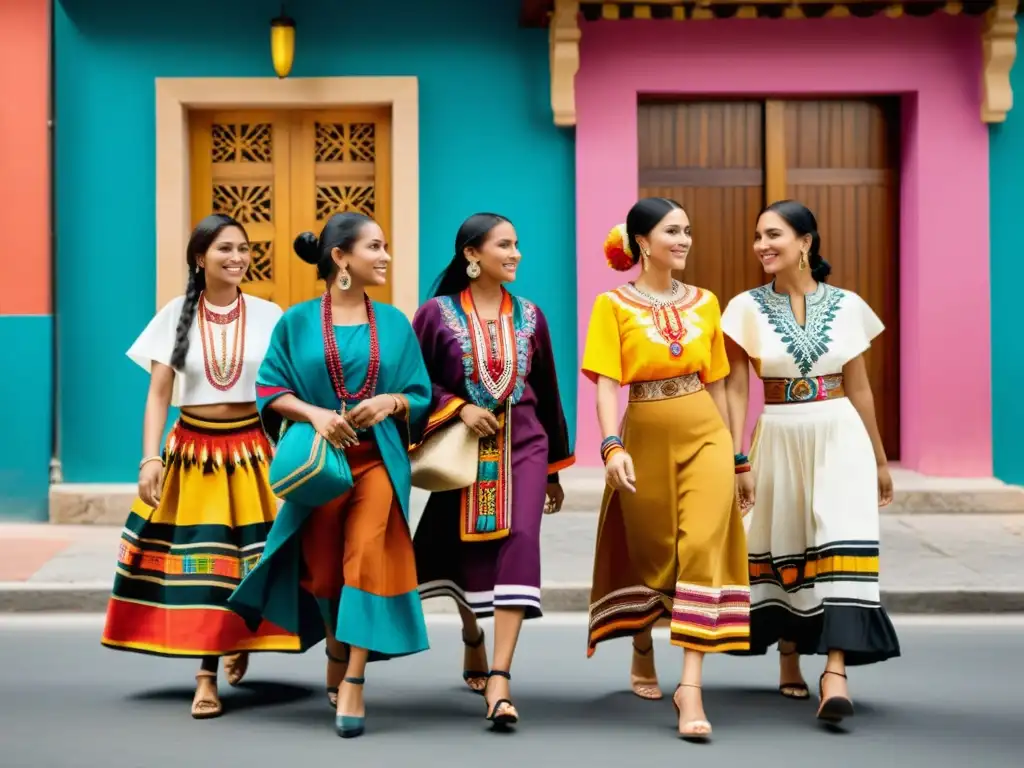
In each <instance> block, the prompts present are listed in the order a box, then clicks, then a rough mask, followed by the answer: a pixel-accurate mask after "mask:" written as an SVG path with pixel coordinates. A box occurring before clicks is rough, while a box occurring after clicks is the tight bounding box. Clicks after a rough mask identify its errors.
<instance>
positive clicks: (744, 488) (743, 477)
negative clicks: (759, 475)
mask: <svg viewBox="0 0 1024 768" xmlns="http://www.w3.org/2000/svg"><path fill="white" fill-rule="evenodd" d="M736 497H737V498H738V499H739V502H740V510H741V511H742V512H743V514H747V512H749V511H750V509H751V507H753V506H754V476H753V473H751V472H741V473H740V474H738V475H736Z"/></svg>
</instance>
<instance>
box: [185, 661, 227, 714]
mask: <svg viewBox="0 0 1024 768" xmlns="http://www.w3.org/2000/svg"><path fill="white" fill-rule="evenodd" d="M204 678H213V688H214V690H216V689H217V673H216V672H207V671H206V670H200V671H199V672H197V673H196V682H197V683H198V682H199V681H200V680H202V679H204ZM198 694H199V686H198V685H197V686H196V697H195V698H193V701H192V718H193V719H195V720H209V719H211V718H214V717H220V716H221V715H222V714H223V713H224V705H223V704H221V701H220V697H219V696H218V697H217V698H215V699H210V698H198Z"/></svg>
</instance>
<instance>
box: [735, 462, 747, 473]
mask: <svg viewBox="0 0 1024 768" xmlns="http://www.w3.org/2000/svg"><path fill="white" fill-rule="evenodd" d="M749 471H750V462H749V461H748V462H747V463H746V464H737V465H736V474H737V475H742V474H743V473H744V472H749Z"/></svg>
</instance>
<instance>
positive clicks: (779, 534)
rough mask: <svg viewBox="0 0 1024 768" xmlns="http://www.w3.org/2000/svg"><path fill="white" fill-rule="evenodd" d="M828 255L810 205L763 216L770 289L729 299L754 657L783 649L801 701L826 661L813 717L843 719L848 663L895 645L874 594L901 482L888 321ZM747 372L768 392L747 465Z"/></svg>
mask: <svg viewBox="0 0 1024 768" xmlns="http://www.w3.org/2000/svg"><path fill="white" fill-rule="evenodd" d="M820 246H821V237H820V236H819V234H818V225H817V222H816V221H815V218H814V214H812V213H811V212H810V211H809V210H808V209H807V208H806V207H805V206H804V205H802V204H801V203H798V202H795V201H793V200H783V201H780V202H777V203H773V204H771V205H769V206H768V207H767V208H765V209H764V211H762V212H761V214H760V216H759V217H758V220H757V229H756V232H755V233H754V252H755V254H756V255H757V257H758V259H759V260H760V262H761V264H762V266H763V268H764V271H765V273H766V274H768V275H769V276H770V277H771V282H770V283H769V284H768V285H762V286H760V287H758V288H754V289H753V290H750V291H747V292H745V293H741V294H740V295H739V296H737V297H735V298H734V299H733V300H732V301H730V302H729V305H728V306H727V307H726V310H725V312H724V313H723V315H722V330H723V331H724V332H725V335H726V342H727V349H728V354H729V358H730V364H731V372H730V375H729V378H728V380H727V382H726V394H727V397H728V401H729V414H730V428H731V431H732V436H733V443H734V446H735V449H736V468H737V486H738V487H737V492H738V494H739V498H740V503H741V506H742V507H743V508H744V509H745V510H749V514H750V520H749V531H748V536H747V546H748V550H749V561H750V603H751V606H750V608H751V611H750V624H751V626H750V635H751V636H750V651H749V653H751V654H764V653H765V652H766V651H767V649H768V648H769V647H770V646H771V645H773V644H775V643H776V642H778V644H779V654H780V667H781V670H780V674H781V678H780V686H779V692H780V693H781V694H782V695H783V696H786V697H788V698H794V699H805V698H808V697H809V692H808V689H807V684H806V683H805V682H804V679H803V676H802V674H801V672H800V661H799V657H800V656H801V655H825V656H827V661H826V664H825V671H824V673H823V674H822V675H821V678H820V680H819V696H820V699H821V702H820V704H819V707H818V713H817V716H818V718H819V719H821V720H825V721H828V722H831V723H837V722H839V721H840V720H842V719H843V718H845V717H849V716H851V715H852V714H853V704H852V702H851V701H850V697H849V692H848V689H847V680H846V667H847V666H855V665H860V664H871V663H874V662H878V661H884V660H885V659H889V658H893V657H896V656H899V655H900V649H899V641H898V639H897V637H896V631H895V629H894V628H893V626H892V623H891V622H890V620H889V617H888V615H887V614H886V611H885V609H884V608H883V607H882V605H881V602H880V599H879V588H878V556H879V544H878V537H879V535H878V530H879V522H878V509H879V506H885V505H886V504H888V503H889V502H890V501H892V479H891V477H890V476H889V470H888V468H887V464H886V457H885V452H884V450H883V448H882V441H881V438H880V436H879V432H878V426H877V424H876V421H875V407H874V400H873V397H872V394H871V387H870V385H869V382H868V377H867V369H866V367H865V364H864V357H863V354H864V352H865V351H866V350H867V349H868V348H869V346H870V345H871V341H872V340H873V339H874V338H875V337H876V336H877V335H878V334H879V333H881V332H882V330H883V325H882V323H881V321H880V320H879V319H878V317H877V316H876V315H875V313H874V312H873V311H872V310H871V308H870V307H869V306H868V305H867V303H866V302H865V301H864V300H863V299H862V298H861V297H860V296H858V295H857V294H856V293H853V292H852V291H849V290H844V289H841V288H836V287H833V286H831V285H827V284H826V282H825V281H826V279H827V278H828V275H829V272H830V271H831V268H830V267H829V264H828V262H826V261H825V260H824V259H823V258H822V257H821V254H820V252H819V251H820ZM748 363H749V364H750V365H751V366H753V369H754V371H755V372H756V373H757V375H758V376H759V377H760V378H761V380H762V383H763V385H764V395H765V398H764V400H765V407H764V412H763V414H762V416H761V418H760V419H759V420H758V424H757V428H756V429H755V432H754V437H753V440H752V441H751V442H752V444H751V451H750V457H749V459H748V458H747V457H746V456H744V455H743V453H742V447H743V438H744V433H745V429H746V423H745V422H746V414H747V403H748V388H749V373H748ZM748 470H749V471H748ZM741 653H742V652H741Z"/></svg>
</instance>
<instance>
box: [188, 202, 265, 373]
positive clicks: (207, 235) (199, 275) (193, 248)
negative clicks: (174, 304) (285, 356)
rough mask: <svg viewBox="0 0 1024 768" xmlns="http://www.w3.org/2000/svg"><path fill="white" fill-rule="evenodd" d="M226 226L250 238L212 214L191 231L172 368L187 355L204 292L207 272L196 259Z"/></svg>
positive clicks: (224, 218)
mask: <svg viewBox="0 0 1024 768" xmlns="http://www.w3.org/2000/svg"><path fill="white" fill-rule="evenodd" d="M228 227H238V229H239V230H241V232H242V235H243V236H244V237H245V239H246V241H247V242H248V240H249V235H248V233H246V231H245V227H243V226H242V225H241V224H239V223H238V222H237V221H236V220H235V219H233V218H231V217H230V216H228V215H226V214H223V213H214V214H211V215H210V216H207V217H206V218H205V219H203V220H202V221H200V222H199V223H198V224H197V225H196V228H195V229H193V230H192V235H191V236H190V237H189V239H188V247H187V248H186V250H185V253H186V256H185V260H186V261H187V263H188V287H187V288H186V289H185V303H184V304H182V305H181V315H179V316H178V328H177V330H176V331H175V334H174V350H173V351H172V352H171V367H172V368H174V369H175V370H176V371H181V370H182V369H183V368H184V367H185V357H186V356H187V355H188V347H189V338H188V335H189V331H190V330H191V329H192V321H193V320H195V317H196V309H197V308H198V306H199V294H201V293H202V292H203V291H204V290H206V270H205V269H203V268H201V267H199V257H200V256H202V255H204V254H205V253H206V252H207V251H208V250H210V246H212V245H213V244H214V242H216V240H217V236H218V235H220V233H221V232H222V231H224V230H225V229H227V228H228Z"/></svg>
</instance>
